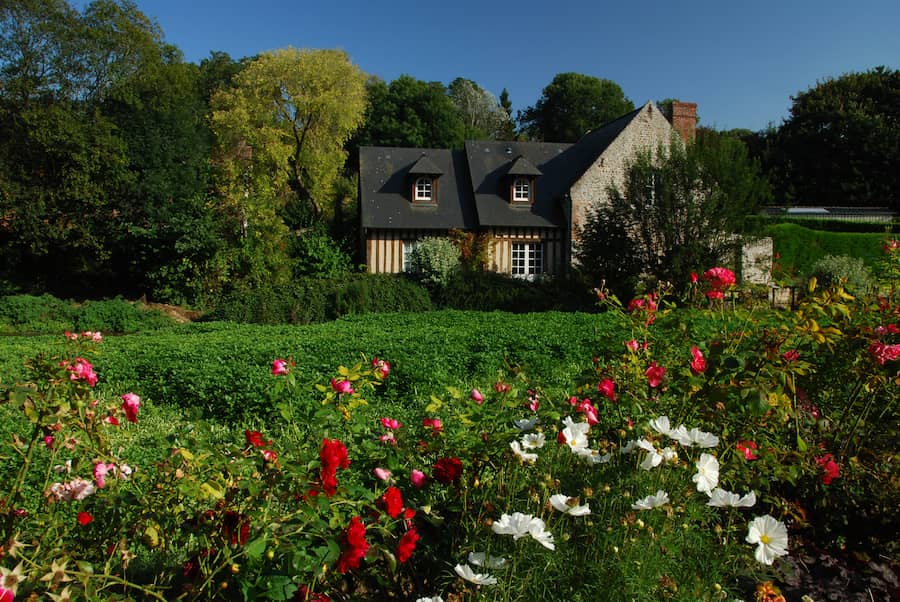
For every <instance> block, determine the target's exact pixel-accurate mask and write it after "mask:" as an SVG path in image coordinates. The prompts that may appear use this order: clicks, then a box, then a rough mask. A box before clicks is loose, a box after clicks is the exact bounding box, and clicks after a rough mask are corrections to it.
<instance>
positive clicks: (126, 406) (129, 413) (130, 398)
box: [122, 393, 141, 422]
mask: <svg viewBox="0 0 900 602" xmlns="http://www.w3.org/2000/svg"><path fill="white" fill-rule="evenodd" d="M140 407H141V398H140V397H138V396H137V395H135V394H134V393H126V394H125V395H123V396H122V411H123V412H125V418H126V419H127V420H128V422H137V414H138V409H139V408H140Z"/></svg>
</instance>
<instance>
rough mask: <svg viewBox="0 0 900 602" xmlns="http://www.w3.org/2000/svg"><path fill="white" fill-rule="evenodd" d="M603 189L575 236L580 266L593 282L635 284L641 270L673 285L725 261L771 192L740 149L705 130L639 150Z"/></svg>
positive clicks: (728, 139)
mask: <svg viewBox="0 0 900 602" xmlns="http://www.w3.org/2000/svg"><path fill="white" fill-rule="evenodd" d="M609 192H610V203H609V205H606V206H601V207H596V208H595V211H594V212H593V213H592V214H591V215H590V216H589V217H588V220H587V223H586V225H585V227H584V229H583V232H582V233H581V243H580V247H579V249H578V252H577V257H578V259H579V261H580V263H581V265H582V268H583V269H584V271H585V272H586V273H588V274H589V275H590V277H591V278H592V279H593V280H594V281H597V282H599V281H600V280H606V281H607V283H613V284H615V283H624V282H628V283H629V284H631V285H633V284H634V281H635V278H636V277H637V276H638V275H639V274H646V275H650V276H652V277H655V278H656V279H657V280H659V281H668V282H672V283H674V284H675V285H676V286H678V285H679V284H682V283H686V282H688V277H689V275H690V272H691V271H692V270H693V271H696V270H701V269H705V268H707V267H710V266H713V265H716V264H718V263H720V262H722V261H724V260H726V259H727V258H728V257H729V255H730V253H731V252H732V251H733V250H734V248H735V241H736V234H737V233H739V232H740V231H741V228H742V224H743V221H744V218H745V216H746V215H748V214H750V213H753V212H754V211H755V210H756V208H757V207H759V206H760V204H761V203H764V202H766V201H767V200H768V197H769V194H770V193H769V189H768V184H767V182H766V181H765V179H764V178H763V177H762V176H761V175H760V172H759V168H758V165H757V163H756V162H754V161H752V160H751V159H750V158H749V157H748V155H747V149H746V146H745V145H744V144H743V143H742V142H740V141H739V140H736V139H734V138H731V137H728V136H721V135H719V134H718V133H716V132H714V131H711V130H700V131H698V136H697V139H696V141H695V142H694V143H692V144H689V145H687V146H685V145H684V144H683V143H682V142H681V141H680V139H673V140H672V142H671V143H670V144H669V145H668V146H663V147H660V148H658V149H655V150H648V151H645V152H641V153H639V154H638V155H637V157H636V158H635V159H634V161H633V162H632V163H631V165H630V166H629V167H628V170H627V174H626V177H625V182H624V185H623V186H622V187H621V188H612V189H610V191H609ZM619 292H623V291H619Z"/></svg>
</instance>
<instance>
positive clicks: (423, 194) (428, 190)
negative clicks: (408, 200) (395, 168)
mask: <svg viewBox="0 0 900 602" xmlns="http://www.w3.org/2000/svg"><path fill="white" fill-rule="evenodd" d="M414 198H415V200H416V201H433V200H434V178H429V177H424V176H423V177H421V178H419V179H417V180H416V185H415V197H414Z"/></svg>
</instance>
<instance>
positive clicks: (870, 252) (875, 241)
mask: <svg viewBox="0 0 900 602" xmlns="http://www.w3.org/2000/svg"><path fill="white" fill-rule="evenodd" d="M768 233H769V236H771V237H772V243H773V247H774V251H775V253H776V254H777V255H778V256H779V257H778V259H777V260H776V262H777V263H778V264H779V265H780V266H781V268H782V270H783V271H786V272H788V273H793V274H795V275H797V276H800V277H805V276H806V275H808V274H809V273H810V272H811V271H812V269H813V266H814V265H815V263H816V262H817V261H819V260H820V259H822V258H823V257H824V256H826V255H836V256H840V255H847V256H850V257H859V258H861V259H862V260H863V261H864V262H865V264H866V265H867V266H868V267H870V268H871V267H875V265H876V264H877V262H878V260H879V258H880V257H881V245H882V243H883V242H884V240H885V238H886V236H888V235H885V234H884V233H869V232H825V231H822V230H810V229H809V228H804V227H802V226H798V225H796V224H778V225H775V226H771V227H770V228H769V229H768Z"/></svg>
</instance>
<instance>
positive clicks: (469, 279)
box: [434, 272, 595, 313]
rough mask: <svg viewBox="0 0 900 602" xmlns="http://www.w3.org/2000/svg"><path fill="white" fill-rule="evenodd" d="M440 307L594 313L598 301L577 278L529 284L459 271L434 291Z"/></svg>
mask: <svg viewBox="0 0 900 602" xmlns="http://www.w3.org/2000/svg"><path fill="white" fill-rule="evenodd" d="M434 298H435V303H436V304H437V305H438V306H440V307H446V308H452V309H464V310H474V311H495V310H499V311H509V312H514V313H528V312H538V311H591V310H593V309H594V301H595V299H594V298H593V297H592V296H591V294H590V293H589V292H588V287H587V286H586V285H585V284H584V283H583V282H581V281H579V280H577V279H573V278H544V279H542V280H541V281H539V282H528V281H526V280H521V279H518V278H512V277H510V276H507V275H505V274H498V273H496V272H457V273H455V274H454V275H453V276H452V277H451V278H450V279H449V280H448V282H447V285H446V286H444V287H443V288H441V289H439V290H436V291H435V292H434Z"/></svg>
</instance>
